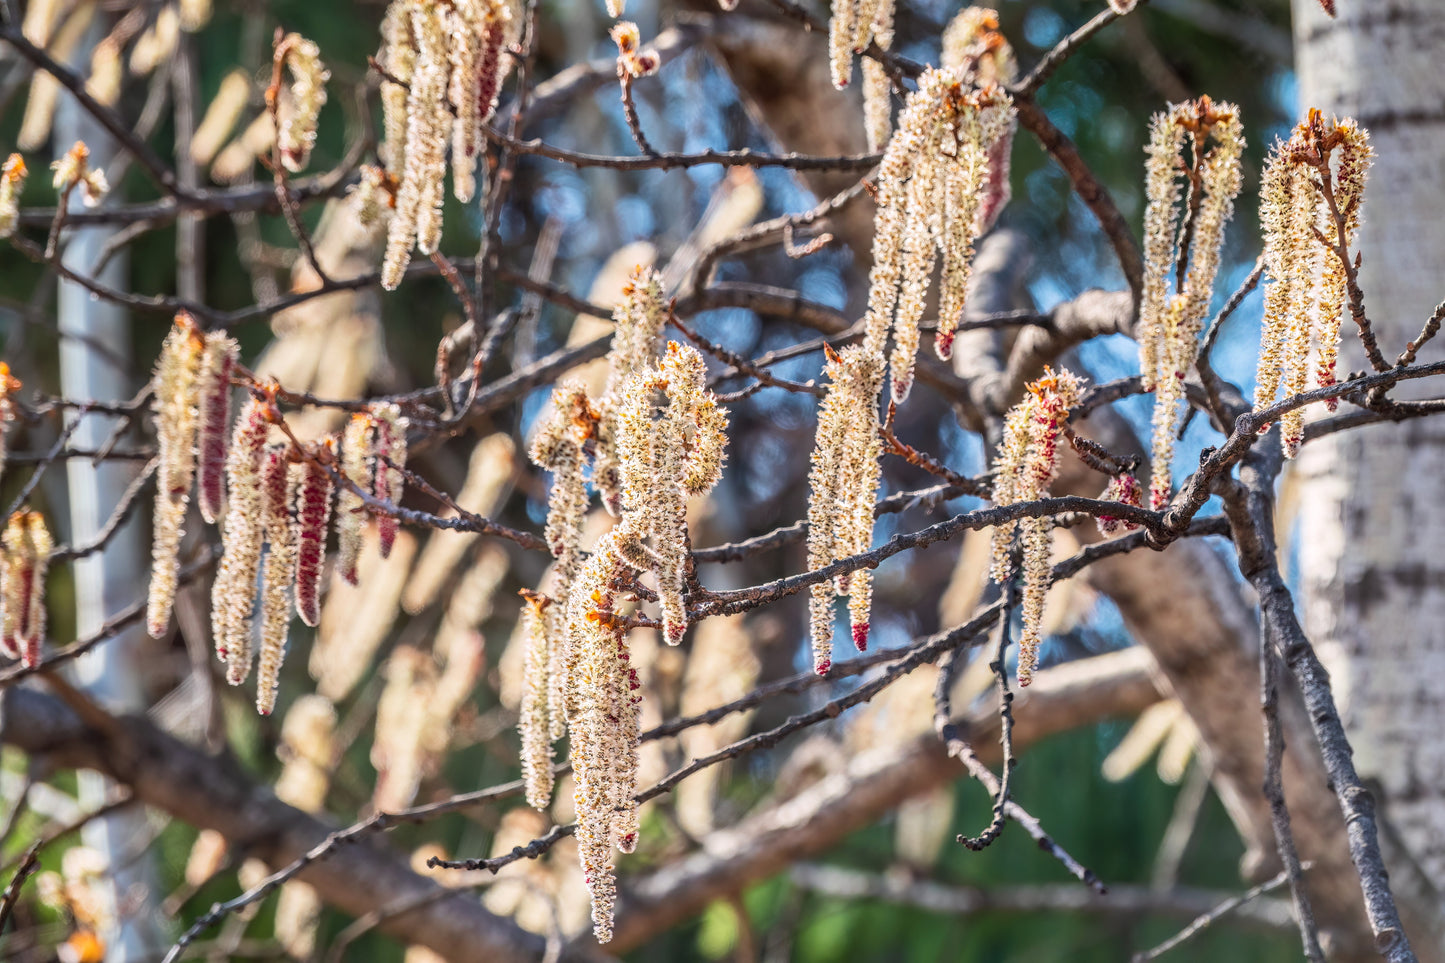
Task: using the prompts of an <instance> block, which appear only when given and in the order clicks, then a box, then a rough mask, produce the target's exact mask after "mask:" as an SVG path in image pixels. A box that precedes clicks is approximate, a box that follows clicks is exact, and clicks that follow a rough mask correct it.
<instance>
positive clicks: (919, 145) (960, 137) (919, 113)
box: [864, 70, 1014, 403]
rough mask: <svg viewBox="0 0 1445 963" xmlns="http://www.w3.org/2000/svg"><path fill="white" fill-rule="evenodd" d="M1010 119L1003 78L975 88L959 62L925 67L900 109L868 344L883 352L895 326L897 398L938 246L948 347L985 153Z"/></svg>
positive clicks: (881, 187) (888, 156)
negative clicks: (952, 66) (944, 67)
mask: <svg viewBox="0 0 1445 963" xmlns="http://www.w3.org/2000/svg"><path fill="white" fill-rule="evenodd" d="M1013 123H1014V119H1013V110H1012V106H1011V102H1010V100H1009V97H1008V94H1007V93H1006V92H1004V90H1003V89H1002V88H1001V87H998V86H996V85H992V84H990V85H986V86H985V87H983V88H979V89H974V88H971V87H970V86H969V84H968V83H967V82H966V77H965V75H964V74H963V73H962V72H961V71H955V70H928V71H925V72H924V74H923V75H922V76H921V77H920V78H919V80H918V90H917V91H915V92H914V93H913V94H911V95H910V96H909V98H908V101H907V103H906V104H905V106H904V108H903V112H902V114H901V115H900V116H899V119H898V130H897V131H895V132H894V134H893V137H892V139H891V140H890V141H889V142H888V148H887V150H886V151H885V152H884V155H883V161H882V163H881V165H880V167H879V170H878V177H877V185H878V191H877V196H878V215H877V220H876V222H875V227H874V238H873V269H872V273H871V274H870V275H869V289H868V314H867V318H866V322H865V340H864V349H865V351H866V352H867V353H869V354H882V352H883V350H884V346H885V344H886V342H887V339H888V336H889V333H890V331H891V333H892V336H893V342H894V347H893V352H892V358H891V363H890V375H891V385H892V394H893V399H894V400H895V401H897V402H900V403H901V402H902V401H903V400H904V399H906V398H907V397H908V393H909V391H910V390H911V389H912V387H913V365H914V358H915V355H916V353H917V345H918V341H919V322H920V320H921V319H922V316H923V311H924V306H925V300H926V298H927V295H928V288H929V279H930V275H931V273H932V268H933V264H934V261H935V259H936V257H937V255H940V254H941V255H942V260H943V265H942V267H943V271H942V289H941V291H940V293H939V303H940V309H939V310H940V314H939V319H938V333H937V335H936V337H935V340H934V348H935V350H936V351H937V353H938V355H939V357H941V358H948V357H949V356H950V355H951V353H952V351H953V338H954V332H955V330H956V329H957V326H958V321H959V319H960V318H961V316H962V314H963V309H964V302H965V298H966V293H967V286H968V276H969V265H970V262H971V260H972V256H973V245H974V241H975V240H977V238H978V233H979V229H980V227H981V226H982V223H983V222H982V220H981V217H980V214H981V208H980V203H981V202H982V201H983V200H984V199H986V198H987V197H988V191H989V184H990V179H991V173H990V172H991V171H992V169H993V166H994V162H993V161H991V160H990V158H991V157H992V156H995V155H996V153H997V150H996V149H997V147H998V146H999V145H1000V144H1001V143H1002V142H1003V140H1004V139H1005V138H1006V137H1007V136H1008V135H1009V133H1010V131H1011V130H1012V126H1013Z"/></svg>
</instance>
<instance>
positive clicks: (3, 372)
mask: <svg viewBox="0 0 1445 963" xmlns="http://www.w3.org/2000/svg"><path fill="white" fill-rule="evenodd" d="M21 387H22V386H21V384H20V379H19V378H16V377H15V376H13V375H12V374H10V366H9V365H8V364H6V363H5V362H3V361H0V477H3V476H4V475H5V459H6V457H7V455H8V454H9V450H10V449H9V447H8V445H7V443H6V441H5V432H6V431H8V430H9V428H10V422H12V421H14V420H15V393H16V392H17V391H19V390H20V388H21Z"/></svg>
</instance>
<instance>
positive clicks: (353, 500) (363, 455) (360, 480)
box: [336, 412, 375, 585]
mask: <svg viewBox="0 0 1445 963" xmlns="http://www.w3.org/2000/svg"><path fill="white" fill-rule="evenodd" d="M374 437H375V428H374V426H373V424H372V420H371V416H370V415H368V414H365V413H364V412H357V413H356V414H354V415H352V416H351V420H350V421H348V422H347V423H346V429H345V431H343V432H342V436H341V465H340V471H341V477H342V478H344V479H346V480H347V481H349V482H350V483H351V485H355V486H356V488H357V489H360V490H361V491H363V492H367V493H370V492H371V489H372V485H373V484H374V480H373V478H372V467H373V466H372V460H371V450H372V445H373V444H374V443H375V442H374ZM351 485H342V486H341V492H340V494H339V495H337V498H336V571H337V572H339V573H341V577H342V578H343V579H345V580H346V581H347V582H349V583H350V584H352V585H355V584H356V583H357V581H358V579H359V578H360V575H359V573H358V571H357V562H358V561H359V560H360V558H361V546H362V540H363V538H362V536H363V533H364V532H365V530H366V521H367V518H368V515H367V511H366V503H365V502H363V501H362V499H361V496H360V495H358V494H357V493H356V492H355V491H353V490H352V487H351Z"/></svg>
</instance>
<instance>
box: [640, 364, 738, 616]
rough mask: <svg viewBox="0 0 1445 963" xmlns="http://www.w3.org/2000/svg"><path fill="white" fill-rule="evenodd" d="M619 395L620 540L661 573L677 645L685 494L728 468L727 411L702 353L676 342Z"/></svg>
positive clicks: (661, 599) (698, 491) (700, 490)
mask: <svg viewBox="0 0 1445 963" xmlns="http://www.w3.org/2000/svg"><path fill="white" fill-rule="evenodd" d="M621 394H622V398H623V399H624V400H623V403H622V404H621V405H620V406H619V408H618V412H617V420H616V428H617V437H616V444H617V455H618V458H619V462H620V476H621V481H622V499H623V510H624V516H623V518H624V524H623V526H622V529H623V531H622V533H620V534H619V535H618V544H619V548H620V549H621V550H622V551H623V552H624V557H628V554H629V553H630V554H631V557H629V558H628V561H629V562H632V563H633V565H634V567H635V568H639V569H646V570H650V571H651V572H652V573H653V575H654V577H656V579H657V595H658V604H659V605H660V607H661V609H662V626H663V631H662V634H663V638H664V639H665V640H666V641H667V643H668V644H669V645H677V644H678V643H679V642H681V641H682V637H683V635H684V633H686V631H687V610H686V607H685V605H684V600H683V595H684V585H685V580H686V575H687V572H686V564H687V517H686V513H687V499H688V496H690V495H703V494H706V493H707V492H708V491H709V490H711V489H712V487H713V485H715V484H717V481H718V479H719V478H720V477H721V475H722V465H723V458H724V446H725V445H726V443H727V415H726V414H725V413H724V412H723V411H722V409H721V408H719V407H718V405H717V401H716V399H715V398H714V397H713V395H712V392H711V391H708V390H707V366H706V364H705V362H704V361H703V359H702V356H701V355H699V354H698V353H697V351H695V350H694V349H692V348H689V347H682V346H679V345H678V344H677V343H676V342H669V343H668V346H667V353H666V355H665V356H664V357H663V360H662V364H661V365H659V366H658V367H657V368H656V369H644V370H642V371H639V372H637V373H635V374H634V375H633V376H632V377H631V378H629V379H628V380H627V381H626V382H625V383H624V385H623V388H622V393H621ZM642 540H645V547H640V546H639V543H640V542H642Z"/></svg>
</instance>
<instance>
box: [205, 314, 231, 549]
mask: <svg viewBox="0 0 1445 963" xmlns="http://www.w3.org/2000/svg"><path fill="white" fill-rule="evenodd" d="M238 354H240V346H239V345H237V344H236V340H235V339H234V338H231V337H228V336H227V335H226V333H225V332H224V331H213V332H211V333H210V334H208V335H206V337H205V347H204V350H203V352H202V354H201V370H200V373H199V375H198V382H199V383H198V386H197V391H196V394H197V399H198V401H197V403H198V405H199V407H200V410H199V413H198V417H197V423H196V441H195V444H196V461H197V465H196V474H197V482H196V489H197V494H198V496H199V497H198V498H197V501H198V502H199V507H200V509H201V517H202V518H204V519H205V520H206V521H207V522H210V523H212V524H215V521H216V519H218V518H220V517H221V494H222V490H223V488H224V479H225V475H226V430H227V428H229V427H230V421H231V373H232V372H233V371H235V369H236V356H237V355H238Z"/></svg>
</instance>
